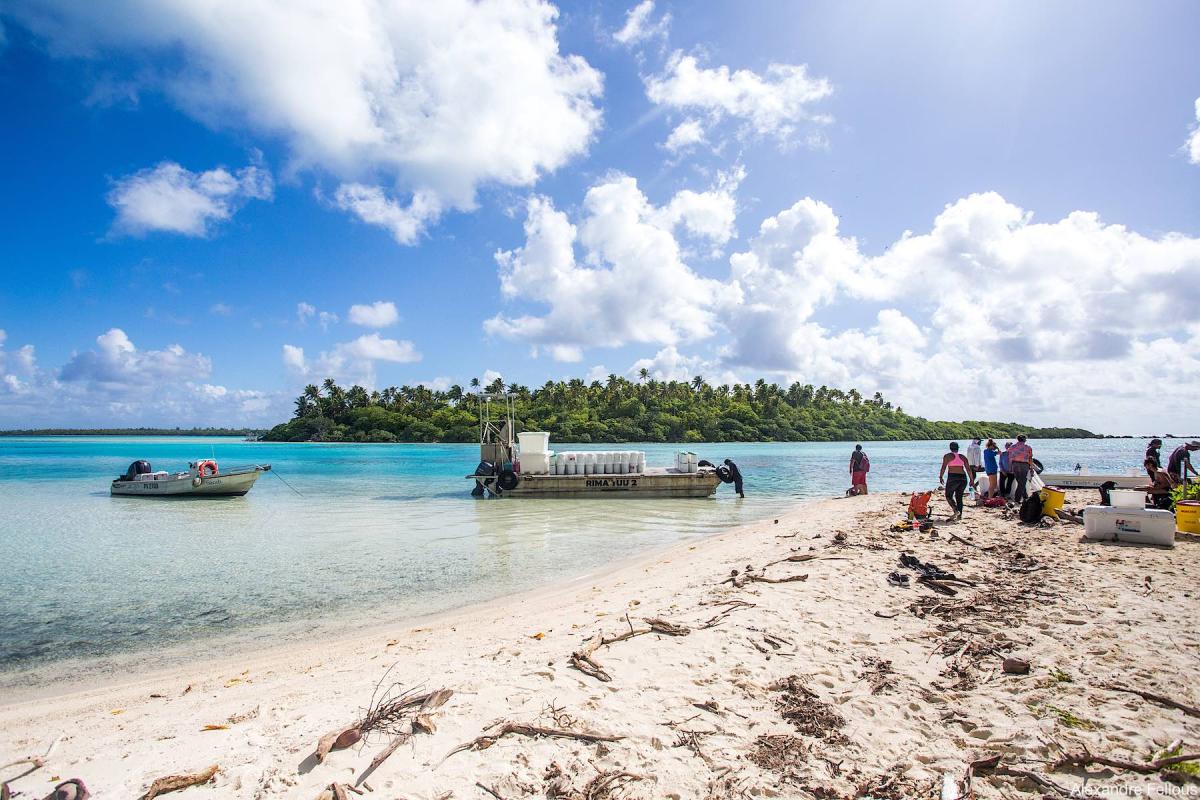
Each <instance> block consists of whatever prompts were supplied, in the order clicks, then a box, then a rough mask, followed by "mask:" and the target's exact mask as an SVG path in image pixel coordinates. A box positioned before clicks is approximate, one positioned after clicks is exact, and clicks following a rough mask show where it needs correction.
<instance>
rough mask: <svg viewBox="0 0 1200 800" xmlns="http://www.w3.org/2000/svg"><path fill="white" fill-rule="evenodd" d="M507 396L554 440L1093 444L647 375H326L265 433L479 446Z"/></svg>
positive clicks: (520, 418) (855, 397) (1059, 432)
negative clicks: (378, 380) (385, 381)
mask: <svg viewBox="0 0 1200 800" xmlns="http://www.w3.org/2000/svg"><path fill="white" fill-rule="evenodd" d="M499 392H508V393H509V394H511V395H512V397H513V400H514V405H515V415H516V420H517V426H518V428H519V429H520V430H541V431H547V432H549V433H550V434H551V436H552V437H553V439H554V441H556V442H575V443H590V442H595V443H601V442H604V443H609V442H612V443H618V442H833V441H850V440H862V441H910V440H920V439H954V438H963V439H965V438H968V437H971V436H991V437H995V438H1011V437H1015V436H1016V435H1017V434H1018V433H1025V434H1027V435H1029V436H1032V437H1035V438H1038V439H1079V438H1096V434H1094V433H1092V432H1091V431H1087V430H1083V429H1081V428H1037V427H1033V426H1029V425H1020V424H1017V423H1015V422H985V421H977V420H966V421H963V422H938V421H931V420H927V419H924V418H922V417H914V416H912V415H910V414H906V413H905V412H904V409H902V408H899V407H894V406H893V405H892V404H891V403H890V402H888V401H887V400H885V399H884V398H883V396H882V395H881V394H880V393H878V392H876V393H875V394H874V396H872V397H864V396H863V395H862V394H860V393H859V392H857V391H855V390H853V389H851V390H850V391H848V392H847V391H843V390H841V389H831V388H829V387H826V386H819V387H814V386H812V385H811V384H801V383H793V384H792V385H791V386H789V387H787V388H784V387H781V386H779V385H778V384H775V383H769V382H768V381H766V380H764V379H759V380H757V381H755V382H754V383H753V384H750V383H735V384H732V385H728V384H722V385H720V386H712V385H710V384H709V383H708V382H707V381H705V380H704V378H703V377H702V376H699V375H697V376H696V377H694V378H693V379H692V380H691V381H659V380H655V379H653V378H651V377H650V376H649V374H647V372H646V371H645V370H642V373H641V375H640V376H639V379H638V380H637V381H630V380H628V379H626V378H623V377H621V376H618V375H609V376H608V378H607V380H605V381H592V382H590V383H588V382H585V381H583V380H580V379H578V378H573V379H571V380H567V381H547V382H546V383H545V384H543V385H542V386H541V387H539V388H536V389H530V388H529V387H527V386H522V385H520V384H515V383H514V384H511V385H507V386H506V385H505V384H504V382H503V380H501V379H499V378H498V379H496V380H495V381H493V382H492V383H490V384H488V385H487V386H481V384H480V381H479V380H477V379H476V380H472V381H471V383H470V385H469V386H468V388H466V389H464V388H463V387H462V386H458V385H454V386H451V387H449V388H448V389H446V390H444V391H443V390H435V389H430V388H428V387H425V386H421V385H418V386H401V387H399V388H397V387H394V386H393V387H389V388H387V389H383V390H382V391H367V390H366V389H364V388H363V387H361V386H351V387H350V388H349V389H345V388H343V387H341V386H339V385H338V384H337V383H336V382H335V381H334V380H332V379H326V380H325V382H324V383H323V384H322V385H321V386H320V387H318V386H316V385H315V384H310V385H308V386H307V387H305V389H304V392H303V393H302V394H301V395H300V396H299V397H297V398H296V410H295V415H294V417H293V418H292V419H291V420H290V421H288V422H285V423H282V424H280V425H276V426H275V427H274V428H272V429H271V430H270V431H268V432H267V433H266V434H265V435H264V437H263V438H264V439H265V440H267V441H277V442H473V441H477V440H478V438H479V429H478V409H477V406H478V402H477V401H478V397H479V395H480V394H481V393H499Z"/></svg>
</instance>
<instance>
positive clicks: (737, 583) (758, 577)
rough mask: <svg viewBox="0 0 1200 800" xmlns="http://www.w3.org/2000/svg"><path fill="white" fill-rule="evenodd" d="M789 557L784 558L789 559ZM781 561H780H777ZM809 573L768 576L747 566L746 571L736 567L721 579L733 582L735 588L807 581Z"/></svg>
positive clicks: (724, 581) (725, 581)
mask: <svg viewBox="0 0 1200 800" xmlns="http://www.w3.org/2000/svg"><path fill="white" fill-rule="evenodd" d="M787 560H788V559H784V561H787ZM775 563H780V562H775ZM768 566H769V565H768ZM806 580H808V575H807V574H804V575H789V576H787V577H786V578H768V577H767V576H766V575H764V574H762V573H761V572H754V571H753V567H749V566H748V567H746V571H745V572H738V571H737V570H736V569H735V570H733V571H731V572H730V573H729V577H728V578H726V579H725V580H723V581H721V583H731V584H733V588H735V589H741V588H742V587H743V586H745V585H746V584H747V583H794V582H796V581H806Z"/></svg>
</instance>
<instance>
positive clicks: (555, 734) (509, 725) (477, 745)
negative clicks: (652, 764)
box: [442, 722, 625, 761]
mask: <svg viewBox="0 0 1200 800" xmlns="http://www.w3.org/2000/svg"><path fill="white" fill-rule="evenodd" d="M509 735H512V736H528V737H530V738H532V739H541V738H547V739H575V740H577V741H580V742H618V741H620V740H621V739H623V738H625V737H623V736H609V735H607V734H603V733H588V732H586V731H568V730H562V729H560V728H543V727H541V726H539V725H525V724H523V723H520V722H505V723H503V724H501V725H500V727H499V728H497V729H496V730H495V731H494V732H492V733H485V734H484V735H483V736H478V737H476V738H474V739H472V740H471V741H469V742H464V743H463V744H460V745H459V746H458V747H456V748H454V749H453V750H451V751H450V752H449V753H446V755H445V757H444V758H443V759H442V761H445V760H446V759H447V758H449V757H450V756H452V755H454V754H456V753H461V752H463V751H464V750H486V749H488V748H489V747H491V746H492V745H494V744H495V743H496V742H498V741H499V740H500V739H502V738H504V737H505V736H509Z"/></svg>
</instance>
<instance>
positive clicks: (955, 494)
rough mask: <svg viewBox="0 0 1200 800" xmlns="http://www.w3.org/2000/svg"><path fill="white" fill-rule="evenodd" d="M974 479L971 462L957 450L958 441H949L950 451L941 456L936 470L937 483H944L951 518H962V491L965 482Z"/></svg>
mask: <svg viewBox="0 0 1200 800" xmlns="http://www.w3.org/2000/svg"><path fill="white" fill-rule="evenodd" d="M974 480H975V470H974V469H973V468H972V467H971V463H970V462H969V461H967V459H966V458H964V457H963V455H962V454H961V453H959V452H958V442H951V443H950V452H949V453H946V455H944V456H942V469H941V470H940V471H939V472H938V483H939V484H942V483H944V484H945V485H946V502H947V503H949V504H950V519H951V520H956V519H962V515H963V493H964V492H966V491H967V484H969V483H972V482H974Z"/></svg>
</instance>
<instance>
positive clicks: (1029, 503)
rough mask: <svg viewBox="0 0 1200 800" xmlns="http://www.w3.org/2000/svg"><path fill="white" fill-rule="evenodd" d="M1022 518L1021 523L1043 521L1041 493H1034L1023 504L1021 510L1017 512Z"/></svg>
mask: <svg viewBox="0 0 1200 800" xmlns="http://www.w3.org/2000/svg"><path fill="white" fill-rule="evenodd" d="M1017 515H1018V516H1019V517H1020V518H1021V522H1041V521H1042V495H1041V494H1040V493H1039V492H1034V493H1033V494H1031V495H1029V497H1027V498H1026V499H1025V502H1023V503H1021V509H1020V511H1018V512H1017Z"/></svg>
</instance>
